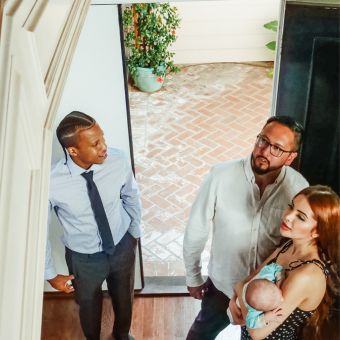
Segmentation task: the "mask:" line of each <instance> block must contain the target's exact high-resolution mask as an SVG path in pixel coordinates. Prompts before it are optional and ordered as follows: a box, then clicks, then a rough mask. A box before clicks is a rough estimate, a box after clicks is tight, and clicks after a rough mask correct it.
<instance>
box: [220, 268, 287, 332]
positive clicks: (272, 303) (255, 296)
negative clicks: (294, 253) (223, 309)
mask: <svg viewBox="0 0 340 340" xmlns="http://www.w3.org/2000/svg"><path fill="white" fill-rule="evenodd" d="M282 273H283V268H282V266H280V265H278V264H277V263H275V262H273V263H270V264H267V265H266V266H264V267H263V268H262V269H261V270H260V272H259V273H258V274H257V275H255V276H254V277H253V278H252V279H251V280H250V281H249V282H247V283H246V284H245V285H244V287H243V294H242V299H243V302H244V304H245V306H246V307H247V309H248V313H247V316H246V326H247V327H248V328H262V327H265V326H266V325H268V324H269V323H270V322H278V321H280V316H281V312H280V309H279V306H280V304H281V303H282V301H283V296H282V292H281V289H280V286H281V283H282V279H283V275H282ZM236 303H237V304H238V305H239V302H238V300H236ZM227 312H228V316H229V318H230V321H231V322H233V320H232V317H231V313H230V311H229V309H228V311H227Z"/></svg>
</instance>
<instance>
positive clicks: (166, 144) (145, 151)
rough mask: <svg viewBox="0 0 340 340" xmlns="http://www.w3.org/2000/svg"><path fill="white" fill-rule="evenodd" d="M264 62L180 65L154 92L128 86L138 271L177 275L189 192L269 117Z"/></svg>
mask: <svg viewBox="0 0 340 340" xmlns="http://www.w3.org/2000/svg"><path fill="white" fill-rule="evenodd" d="M270 66H271V65H270V64H268V63H266V64H255V65H247V64H233V63H222V64H205V65H193V66H185V67H182V70H181V72H180V73H178V74H175V75H171V76H168V77H167V79H166V82H165V84H164V85H163V87H162V89H161V90H160V91H158V92H156V93H153V94H147V93H142V92H139V91H137V90H135V89H134V88H130V93H129V96H130V110H131V122H132V135H133V147H134V158H135V168H136V177H137V181H138V183H139V186H140V189H141V195H142V204H143V218H142V220H143V222H142V226H143V230H144V236H143V238H142V246H143V263H144V274H145V275H146V276H157V275H168V276H172V275H184V274H185V271H184V266H183V262H182V243H183V233H184V229H185V224H186V222H187V220H188V216H189V213H190V208H191V205H192V203H193V200H194V198H195V195H196V192H197V189H198V188H199V185H200V184H201V182H202V180H203V178H204V175H205V174H206V173H207V172H208V171H209V168H210V167H211V166H212V165H213V164H215V163H218V162H223V161H226V160H229V159H234V158H239V157H242V156H245V155H248V154H249V153H250V152H251V150H252V147H253V144H254V140H255V136H256V134H257V133H258V132H259V131H260V129H261V127H262V125H263V124H264V122H265V120H266V118H267V117H268V116H269V115H270V105H271V91H272V89H271V88H272V81H271V79H270V78H268V77H267V75H266V72H267V71H268V68H269V67H270ZM208 243H209V242H208ZM208 247H209V245H208V246H207V247H206V250H205V252H204V254H203V268H204V271H206V266H207V262H208V258H209V249H208Z"/></svg>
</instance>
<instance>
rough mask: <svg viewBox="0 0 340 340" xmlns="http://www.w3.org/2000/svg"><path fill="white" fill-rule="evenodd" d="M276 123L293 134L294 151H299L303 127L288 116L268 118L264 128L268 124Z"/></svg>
mask: <svg viewBox="0 0 340 340" xmlns="http://www.w3.org/2000/svg"><path fill="white" fill-rule="evenodd" d="M272 122H277V123H280V124H282V125H285V126H287V127H288V128H289V129H290V130H291V131H292V132H293V133H294V137H295V149H296V150H295V151H299V149H300V146H301V143H302V137H303V132H304V129H303V126H302V125H301V124H300V123H299V122H297V121H296V120H295V119H293V118H292V117H289V116H273V117H270V118H269V119H268V120H267V122H266V124H265V125H264V127H265V126H266V125H268V124H269V123H272Z"/></svg>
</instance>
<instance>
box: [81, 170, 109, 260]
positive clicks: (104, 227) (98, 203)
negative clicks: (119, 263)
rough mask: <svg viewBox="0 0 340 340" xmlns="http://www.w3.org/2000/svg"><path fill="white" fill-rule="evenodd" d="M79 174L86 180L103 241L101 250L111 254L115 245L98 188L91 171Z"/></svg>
mask: <svg viewBox="0 0 340 340" xmlns="http://www.w3.org/2000/svg"><path fill="white" fill-rule="evenodd" d="M81 175H82V176H83V177H84V178H85V179H86V182H87V192H88V194H89V198H90V202H91V207H92V210H93V213H94V218H95V220H96V222H97V225H98V230H99V234H100V237H101V239H102V242H103V250H104V251H105V253H107V254H113V252H114V247H115V245H114V243H113V238H112V234H111V229H110V225H109V221H108V220H107V216H106V213H105V210H104V206H103V202H102V200H101V198H100V195H99V192H98V188H97V186H96V184H95V183H94V181H93V171H89V172H83V173H82V174H81Z"/></svg>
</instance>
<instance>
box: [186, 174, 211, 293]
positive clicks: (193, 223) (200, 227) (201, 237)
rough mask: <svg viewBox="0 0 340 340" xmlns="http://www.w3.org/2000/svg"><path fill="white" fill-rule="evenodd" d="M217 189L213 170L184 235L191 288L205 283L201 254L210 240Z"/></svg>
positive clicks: (193, 208)
mask: <svg viewBox="0 0 340 340" xmlns="http://www.w3.org/2000/svg"><path fill="white" fill-rule="evenodd" d="M215 187H216V185H215V181H214V179H213V169H212V170H211V171H210V173H209V174H208V176H207V177H206V178H205V180H204V181H203V184H202V186H201V188H200V189H199V191H198V194H197V197H196V199H195V201H194V203H193V206H192V209H191V213H190V217H189V221H188V224H187V227H186V230H185V234H184V240H183V259H184V264H185V268H186V283H187V285H188V286H189V287H197V286H200V285H201V284H203V283H204V280H203V277H202V273H201V267H202V264H201V254H202V252H203V250H204V246H205V244H206V242H207V240H208V236H209V231H210V226H211V223H212V220H213V218H214V213H215V202H216V190H215Z"/></svg>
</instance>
